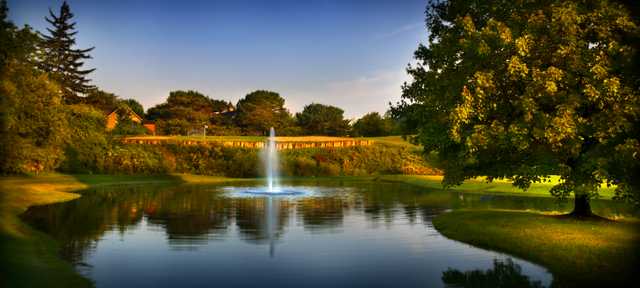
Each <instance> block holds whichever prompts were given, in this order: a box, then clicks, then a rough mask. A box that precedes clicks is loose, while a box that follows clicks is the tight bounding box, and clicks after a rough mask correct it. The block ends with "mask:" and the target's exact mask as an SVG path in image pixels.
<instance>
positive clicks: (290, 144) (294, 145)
mask: <svg viewBox="0 0 640 288" xmlns="http://www.w3.org/2000/svg"><path fill="white" fill-rule="evenodd" d="M373 142H374V141H372V140H355V139H354V140H329V141H276V147H277V148H278V150H282V149H304V148H338V147H352V146H368V145H371V144H373ZM122 143H125V144H148V145H161V144H176V145H202V144H219V145H222V146H225V147H242V148H254V149H261V148H263V147H264V146H265V142H262V141H226V140H221V141H211V140H206V141H205V140H200V141H198V140H177V139H141V138H123V139H122Z"/></svg>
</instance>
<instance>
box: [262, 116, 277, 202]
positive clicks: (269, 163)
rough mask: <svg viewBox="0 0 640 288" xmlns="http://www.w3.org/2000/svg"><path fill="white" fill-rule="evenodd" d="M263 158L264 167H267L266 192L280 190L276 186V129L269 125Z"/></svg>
mask: <svg viewBox="0 0 640 288" xmlns="http://www.w3.org/2000/svg"><path fill="white" fill-rule="evenodd" d="M266 153H267V154H266V155H265V157H264V159H265V162H266V163H265V164H266V165H265V167H266V169H267V171H266V172H267V173H266V175H267V185H268V187H269V188H268V189H269V190H268V192H270V193H273V192H277V191H280V189H279V188H278V183H277V177H278V147H276V130H275V129H273V127H271V129H269V139H268V140H267V149H266Z"/></svg>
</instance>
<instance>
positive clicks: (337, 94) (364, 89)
mask: <svg viewBox="0 0 640 288" xmlns="http://www.w3.org/2000/svg"><path fill="white" fill-rule="evenodd" d="M408 80H409V76H408V75H407V73H406V72H405V71H404V69H398V70H385V71H377V72H374V73H371V74H369V75H366V76H363V77H359V78H355V79H350V80H345V81H335V82H329V83H325V84H324V85H321V86H318V87H316V88H315V89H305V90H303V91H289V92H288V93H287V95H289V97H287V103H288V105H287V106H289V108H290V109H292V110H293V111H300V110H302V107H303V106H304V105H307V104H310V103H311V102H316V103H322V104H329V105H335V106H338V107H341V108H343V109H344V110H345V116H346V117H347V118H358V117H361V116H362V115H364V114H366V113H369V112H380V113H384V112H386V111H387V109H388V108H389V102H394V103H395V102H396V101H398V100H399V99H400V95H401V94H402V89H401V87H402V83H404V82H405V81H408Z"/></svg>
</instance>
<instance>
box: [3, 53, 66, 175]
mask: <svg viewBox="0 0 640 288" xmlns="http://www.w3.org/2000/svg"><path fill="white" fill-rule="evenodd" d="M59 91H60V88H59V86H58V85H56V84H55V83H54V82H52V81H51V80H50V79H49V77H47V75H46V74H44V73H41V72H39V71H37V70H35V69H33V68H31V67H29V66H28V65H23V64H21V63H19V62H17V61H9V62H8V63H6V64H5V65H4V67H1V69H0V120H1V122H0V123H1V125H0V172H2V173H3V174H5V173H6V174H14V173H39V172H43V171H51V170H53V169H55V168H56V167H58V165H59V164H60V162H61V161H62V160H63V159H64V156H63V153H62V143H63V142H64V139H65V137H66V135H67V133H68V131H67V130H66V126H67V125H66V119H65V113H64V105H62V98H61V94H60V93H59Z"/></svg>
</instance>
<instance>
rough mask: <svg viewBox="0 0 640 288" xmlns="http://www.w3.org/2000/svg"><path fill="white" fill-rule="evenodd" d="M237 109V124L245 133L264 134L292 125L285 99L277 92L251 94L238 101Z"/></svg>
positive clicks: (258, 91) (259, 91)
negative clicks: (273, 129)
mask: <svg viewBox="0 0 640 288" xmlns="http://www.w3.org/2000/svg"><path fill="white" fill-rule="evenodd" d="M236 108H237V111H236V112H237V114H236V117H235V122H236V125H238V127H240V128H241V129H242V130H243V131H244V133H248V134H263V133H265V132H266V131H268V130H269V128H270V127H274V128H276V129H280V128H285V127H288V126H290V125H291V124H292V119H291V115H290V114H289V111H287V109H286V108H284V98H282V97H280V94H278V93H276V92H271V91H265V90H257V91H254V92H251V93H249V94H247V96H245V97H244V98H243V99H240V101H238V104H237V105H236Z"/></svg>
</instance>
